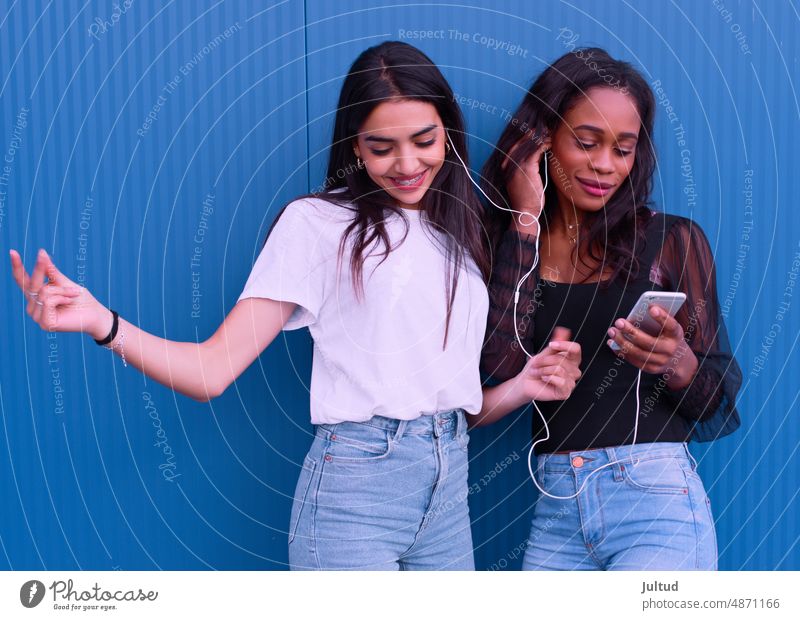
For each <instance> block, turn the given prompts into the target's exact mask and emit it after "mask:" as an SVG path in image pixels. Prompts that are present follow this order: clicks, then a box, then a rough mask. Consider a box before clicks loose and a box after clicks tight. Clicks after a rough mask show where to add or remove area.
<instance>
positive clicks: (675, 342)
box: [607, 305, 698, 387]
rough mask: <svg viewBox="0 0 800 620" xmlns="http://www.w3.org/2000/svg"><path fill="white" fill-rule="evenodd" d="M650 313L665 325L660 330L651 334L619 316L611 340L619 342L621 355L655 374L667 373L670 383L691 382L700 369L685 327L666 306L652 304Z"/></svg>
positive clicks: (675, 384)
mask: <svg viewBox="0 0 800 620" xmlns="http://www.w3.org/2000/svg"><path fill="white" fill-rule="evenodd" d="M649 313H650V316H652V317H653V318H654V319H655V320H656V322H657V323H658V324H659V325H660V326H661V329H660V330H659V332H658V334H656V335H650V334H648V333H647V332H645V331H643V330H641V329H638V328H637V327H635V326H634V325H633V324H632V323H631V322H630V321H628V320H627V319H617V320H616V321H615V322H614V326H613V327H611V328H610V329H609V330H608V335H609V336H610V338H611V339H610V340H609V341H608V343H607V344H609V345H610V344H611V342H612V341H614V342H616V343H617V344H618V345H619V347H620V349H619V350H618V351H616V352H615V353H616V355H617V357H621V358H622V359H624V360H625V361H626V362H630V363H631V364H633V365H634V366H636V367H637V368H640V369H641V370H643V371H644V372H647V373H652V374H661V373H667V374H669V375H670V378H673V379H672V380H671V381H670V380H669V379H668V382H667V383H668V385H670V383H671V384H672V385H670V387H673V386H676V387H683V386H682V385H680V384H682V383H684V382H685V383H687V384H688V383H689V382H690V381H691V377H692V376H693V375H694V372H695V370H697V365H698V362H697V356H695V354H694V351H692V350H691V349H690V348H689V345H688V344H686V340H685V338H684V332H683V327H681V324H680V323H678V321H676V320H675V319H674V318H673V317H671V316H670V315H669V314H668V313H667V312H666V311H665V310H664V309H663V308H660V307H658V306H655V305H654V306H650V310H649Z"/></svg>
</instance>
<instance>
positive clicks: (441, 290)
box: [11, 42, 580, 570]
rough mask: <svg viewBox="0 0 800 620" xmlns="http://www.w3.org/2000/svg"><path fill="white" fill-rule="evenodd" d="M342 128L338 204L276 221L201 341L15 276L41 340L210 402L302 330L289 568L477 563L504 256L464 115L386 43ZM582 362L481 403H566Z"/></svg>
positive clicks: (344, 99) (18, 272) (551, 362)
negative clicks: (479, 467) (483, 375)
mask: <svg viewBox="0 0 800 620" xmlns="http://www.w3.org/2000/svg"><path fill="white" fill-rule="evenodd" d="M333 134H334V135H333V141H332V145H331V152H330V162H329V167H328V174H327V179H328V181H327V182H326V185H325V188H324V190H323V191H322V192H319V193H317V194H315V195H310V196H307V197H303V198H300V199H297V200H295V201H293V202H292V203H290V204H289V205H288V206H287V207H285V209H284V210H283V211H282V212H281V213H280V214H279V216H278V217H277V218H276V221H275V223H274V224H273V228H272V230H271V231H270V233H269V235H268V237H267V240H266V242H265V245H264V247H263V249H262V250H261V253H260V255H259V256H258V259H257V260H256V263H255V265H254V267H253V270H252V272H251V274H250V277H249V278H248V280H247V282H246V284H245V287H244V290H243V292H242V294H241V295H240V297H239V300H238V302H237V303H236V305H235V306H234V308H233V309H232V310H231V312H230V314H229V315H228V316H227V317H226V318H225V320H224V322H223V323H222V325H221V326H220V327H219V329H218V330H217V331H216V333H214V335H213V336H211V337H210V338H209V339H208V340H206V341H204V342H202V343H200V344H197V343H194V342H173V341H168V340H164V339H161V338H158V337H156V336H153V335H152V334H149V333H146V332H144V331H142V330H140V329H138V328H137V327H135V326H134V325H133V324H131V323H129V322H128V321H125V320H124V319H122V318H119V316H118V315H117V314H116V313H115V312H113V311H109V310H108V309H106V308H104V307H103V306H102V305H101V304H99V303H98V302H97V301H96V300H95V299H94V298H93V297H92V296H91V294H90V293H89V292H88V291H87V290H86V289H85V288H80V287H77V286H76V285H75V284H74V283H73V282H72V281H71V280H69V279H68V278H67V277H66V276H64V275H63V274H61V273H60V272H59V271H58V270H57V268H56V267H55V265H54V264H53V263H52V261H51V260H50V258H49V257H48V256H47V254H46V253H45V252H44V251H43V250H42V251H40V253H39V257H38V260H37V263H36V267H35V269H34V271H33V274H32V275H31V276H30V277H28V275H27V274H26V273H25V270H24V268H23V266H22V263H21V260H20V257H19V255H18V254H16V252H13V251H12V255H11V260H12V268H13V272H14V277H15V279H16V281H17V283H18V284H19V286H20V287H21V288H22V289H23V291H24V292H25V293H26V296H27V297H28V313H29V314H31V316H32V317H33V318H34V320H35V321H36V322H37V323H39V325H41V326H42V327H43V328H44V329H48V330H54V331H82V332H85V333H89V334H91V335H92V336H93V337H94V338H95V339H96V340H97V342H98V344H103V345H105V346H108V347H109V348H112V349H113V350H114V351H116V352H117V353H118V354H120V355H122V356H123V359H124V360H126V361H127V363H128V364H130V365H132V366H134V367H136V368H138V369H139V370H141V371H142V372H144V373H145V374H147V375H148V376H150V377H152V378H153V379H155V380H157V381H159V382H160V383H162V384H164V385H166V386H168V387H170V388H172V389H174V390H176V391H178V392H181V393H182V394H185V395H187V396H189V397H191V398H194V399H196V400H199V401H207V400H210V399H211V398H214V397H215V396H218V395H219V394H221V393H223V392H224V391H225V389H226V388H227V387H228V386H229V385H230V384H231V383H232V382H233V381H235V379H236V378H237V377H238V376H239V375H240V374H241V373H242V372H243V371H244V370H245V369H246V368H247V367H248V366H249V365H250V364H251V363H252V362H253V361H254V360H255V359H256V358H257V357H258V355H259V354H260V353H261V352H262V351H263V350H264V349H265V348H266V347H267V346H268V345H269V344H270V343H271V342H272V341H273V339H274V338H275V337H276V336H277V334H278V333H279V332H280V331H281V330H282V329H297V328H300V327H306V326H307V327H308V328H309V330H310V332H311V335H312V337H313V339H314V356H313V369H312V378H311V390H310V392H311V393H310V398H311V407H310V410H311V421H312V423H313V424H314V425H315V437H314V441H313V444H312V446H311V448H310V450H309V452H308V455H307V456H306V458H305V460H304V463H303V468H302V472H301V475H300V479H299V481H298V484H297V489H296V493H295V498H294V503H293V507H292V515H291V521H290V527H289V560H290V565H291V567H292V568H293V569H394V570H397V569H403V570H410V569H472V568H473V566H474V564H473V556H472V538H471V534H470V523H469V514H468V509H467V442H468V438H467V434H466V429H467V424H466V420H465V413H466V414H478V413H480V412H481V407H482V404H483V403H484V399H483V398H482V393H481V381H480V376H479V370H478V364H479V358H480V351H481V346H482V344H483V341H484V330H485V326H486V317H487V310H488V296H487V289H486V284H485V281H486V278H487V276H488V273H489V271H490V257H489V256H488V253H487V250H486V245H485V243H484V239H485V237H484V233H483V228H482V224H481V220H482V211H481V206H480V204H479V202H478V201H477V199H476V196H475V194H474V193H473V190H472V187H471V185H470V179H469V177H468V174H467V171H466V168H465V167H464V165H462V163H461V162H460V159H462V160H464V161H466V140H465V133H464V123H463V119H462V117H461V113H460V111H459V108H458V106H457V104H456V103H455V101H454V97H453V93H452V91H451V89H450V87H449V85H448V84H447V82H446V80H445V79H444V77H443V76H442V74H441V73H440V72H439V70H438V69H437V68H436V66H435V65H434V64H433V63H432V62H431V61H430V60H429V59H428V58H427V56H425V55H424V54H423V53H422V52H420V51H419V50H417V49H415V48H414V47H411V46H409V45H407V44H404V43H397V42H387V43H384V44H382V45H379V46H376V47H373V48H370V49H368V50H366V51H365V52H363V53H362V54H361V56H359V58H358V59H357V60H356V62H355V63H354V64H353V66H352V67H351V69H350V72H349V74H348V75H347V77H346V79H345V82H344V85H343V87H342V92H341V95H340V99H339V105H338V109H337V113H336V119H335V127H334V132H333ZM455 151H457V153H455ZM458 155H460V159H459V157H458ZM45 275H46V276H47V277H48V278H49V280H50V281H49V282H48V283H46V284H44V278H45ZM579 359H580V351H579V348H578V347H577V345H575V344H574V343H570V342H568V341H566V340H565V339H564V341H559V342H554V343H552V345H551V346H549V347H546V348H545V349H544V350H543V351H542V352H541V353H540V354H539V355H537V356H535V357H534V358H533V359H532V360H531V362H530V363H529V364H527V365H526V367H525V369H524V370H523V371H522V372H520V373H519V374H518V375H517V376H515V377H514V378H512V379H510V380H509V381H506V382H505V383H503V384H501V385H499V386H497V387H495V388H488V389H487V390H486V395H487V398H486V399H485V402H486V403H490V404H491V407H492V409H493V414H494V415H497V414H498V412H503V411H508V410H511V409H514V408H516V407H518V406H520V405H521V404H522V403H524V402H526V401H529V400H531V399H532V398H537V399H539V400H554V399H563V398H565V397H566V396H568V395H569V393H570V391H571V389H572V387H573V386H574V384H575V379H576V377H577V374H578V371H577V364H578V362H579ZM484 413H486V412H484Z"/></svg>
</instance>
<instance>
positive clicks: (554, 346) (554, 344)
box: [549, 340, 561, 351]
mask: <svg viewBox="0 0 800 620" xmlns="http://www.w3.org/2000/svg"><path fill="white" fill-rule="evenodd" d="M549 346H550V348H551V349H555V350H556V351H558V349H560V348H561V345H560V344H559V343H558V340H553V341H552V342H550V345H549Z"/></svg>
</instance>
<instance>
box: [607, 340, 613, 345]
mask: <svg viewBox="0 0 800 620" xmlns="http://www.w3.org/2000/svg"><path fill="white" fill-rule="evenodd" d="M612 342H614V341H613V340H606V344H607V345H608V346H609V347H610V346H611V343H612Z"/></svg>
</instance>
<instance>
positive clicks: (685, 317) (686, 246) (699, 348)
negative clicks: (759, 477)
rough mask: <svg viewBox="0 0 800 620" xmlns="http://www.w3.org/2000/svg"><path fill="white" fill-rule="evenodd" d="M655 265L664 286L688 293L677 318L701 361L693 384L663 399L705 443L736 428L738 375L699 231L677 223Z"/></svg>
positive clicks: (682, 221) (705, 243) (706, 247)
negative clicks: (671, 403)
mask: <svg viewBox="0 0 800 620" xmlns="http://www.w3.org/2000/svg"><path fill="white" fill-rule="evenodd" d="M657 265H658V269H660V274H659V276H660V279H661V281H662V284H663V286H664V287H665V288H667V289H669V290H673V291H680V292H683V293H685V294H686V303H685V304H684V305H683V307H682V308H681V309H680V310H679V311H678V313H677V315H676V317H675V318H676V319H677V320H678V322H679V323H680V324H681V326H682V327H683V330H684V332H685V337H686V342H687V343H688V344H689V347H690V348H691V350H692V351H693V352H694V354H695V355H696V356H697V360H698V362H699V366H698V368H697V372H696V374H695V376H694V377H693V379H692V381H691V383H690V384H689V385H688V386H687V387H685V388H683V389H680V390H667V395H668V397H669V398H670V399H671V400H672V402H673V403H674V404H675V407H676V411H677V413H679V414H680V415H681V416H682V417H683V418H685V419H686V420H687V422H688V423H689V427H690V428H691V429H692V433H693V435H694V436H695V438H696V439H698V440H700V441H708V440H711V439H714V438H716V437H718V436H721V435H724V434H727V433H729V432H731V431H732V430H734V429H735V428H737V427H738V426H739V424H740V421H739V414H738V412H737V411H736V395H737V393H738V391H739V388H740V387H741V384H742V372H741V370H740V368H739V365H738V364H737V363H736V359H735V358H734V357H733V353H732V352H731V346H730V342H729V340H728V333H727V330H726V328H725V323H724V321H723V318H722V314H721V312H720V306H719V300H718V298H717V287H716V268H715V265H714V256H713V254H712V252H711V247H710V245H709V243H708V239H707V238H706V236H705V234H704V233H703V231H702V229H701V228H700V226H698V225H697V224H696V223H695V222H693V221H692V220H690V219H687V218H675V221H674V223H673V224H672V225H671V227H670V228H669V232H668V233H667V235H666V238H665V241H664V245H663V247H662V248H661V252H660V257H659V260H658V263H657Z"/></svg>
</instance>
